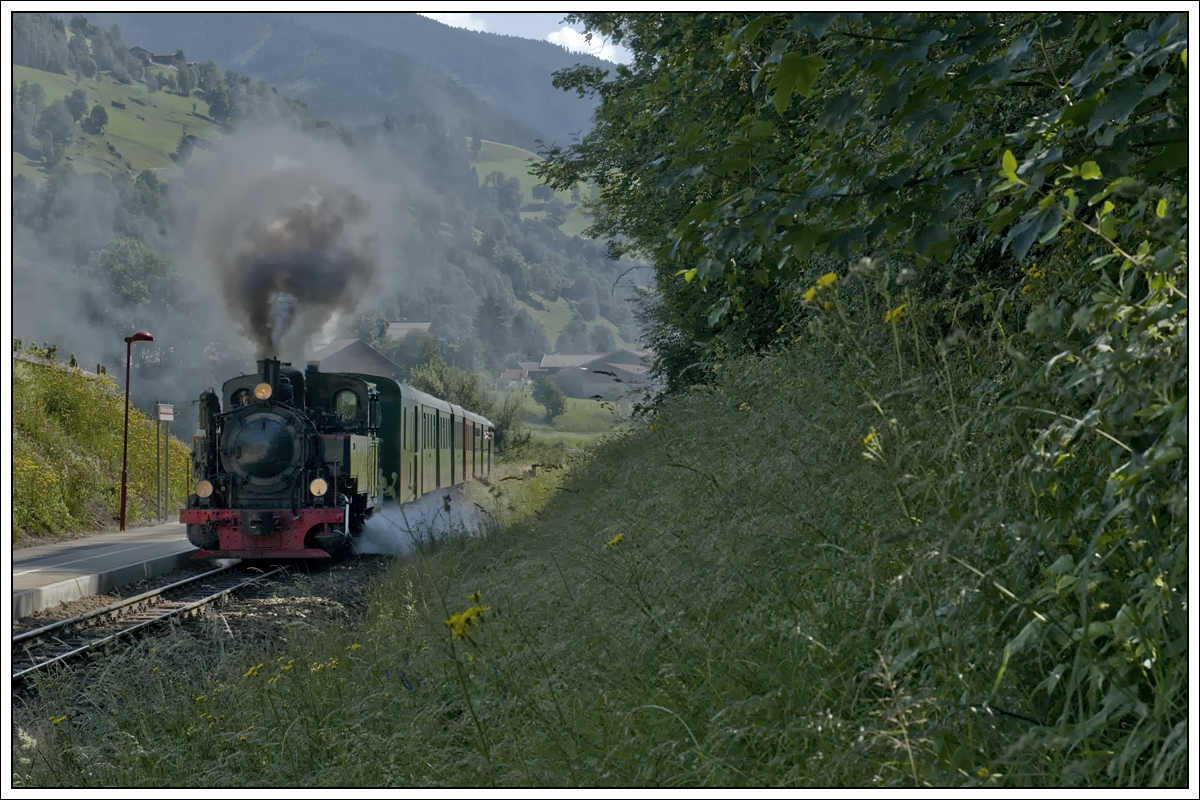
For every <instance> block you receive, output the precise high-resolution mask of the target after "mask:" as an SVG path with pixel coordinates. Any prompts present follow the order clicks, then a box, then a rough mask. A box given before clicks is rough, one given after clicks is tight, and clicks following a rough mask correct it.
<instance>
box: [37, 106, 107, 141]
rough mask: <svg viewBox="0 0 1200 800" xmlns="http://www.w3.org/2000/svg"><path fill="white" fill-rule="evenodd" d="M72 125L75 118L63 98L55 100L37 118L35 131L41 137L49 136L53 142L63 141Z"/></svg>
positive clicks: (72, 127)
mask: <svg viewBox="0 0 1200 800" xmlns="http://www.w3.org/2000/svg"><path fill="white" fill-rule="evenodd" d="M97 107H98V106H97ZM74 127H75V120H73V119H72V118H71V112H70V111H69V110H68V108H67V103H66V102H65V101H63V100H55V101H54V102H53V103H51V104H50V106H49V107H48V108H46V109H45V110H44V111H43V112H42V114H41V116H40V117H39V118H38V126H37V132H38V134H39V135H40V136H42V137H43V138H49V139H50V140H52V141H54V142H63V141H66V140H67V138H69V137H70V135H71V131H72V129H74Z"/></svg>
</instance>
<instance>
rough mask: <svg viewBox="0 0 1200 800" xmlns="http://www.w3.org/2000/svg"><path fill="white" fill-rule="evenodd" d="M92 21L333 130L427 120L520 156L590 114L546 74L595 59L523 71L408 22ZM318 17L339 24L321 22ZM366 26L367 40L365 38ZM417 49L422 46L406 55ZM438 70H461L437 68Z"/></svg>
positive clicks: (460, 34) (412, 18)
mask: <svg viewBox="0 0 1200 800" xmlns="http://www.w3.org/2000/svg"><path fill="white" fill-rule="evenodd" d="M91 16H92V17H93V18H94V19H95V20H97V21H99V22H100V23H101V24H103V25H105V26H111V25H113V24H119V25H120V26H121V30H122V31H123V32H124V35H125V38H126V40H127V41H128V42H129V44H130V46H133V45H134V44H138V45H141V46H143V47H146V48H148V49H150V50H159V51H167V52H174V51H175V50H177V49H180V48H182V49H184V50H185V51H186V52H187V53H188V54H189V56H190V57H193V58H198V59H213V60H215V61H216V62H217V63H219V64H222V65H224V66H227V67H230V68H233V69H237V70H239V71H241V72H245V73H246V74H248V75H250V76H252V77H254V78H257V79H260V80H265V81H267V82H268V83H270V84H271V85H272V86H275V87H277V88H278V89H279V91H280V92H283V93H284V94H287V95H289V96H291V97H295V98H297V99H298V100H301V101H303V102H305V103H307V104H308V105H309V107H310V108H312V109H313V111H314V112H315V113H317V114H319V115H320V116H323V117H328V118H329V119H332V120H334V121H335V122H338V123H342V124H347V125H361V124H378V123H380V122H382V121H383V119H384V117H386V116H389V115H390V116H396V117H403V116H409V115H412V116H416V117H421V118H424V117H430V116H435V117H437V118H439V119H440V120H441V123H440V124H441V125H443V126H444V127H446V128H447V130H449V131H452V132H454V133H456V134H458V135H462V136H481V137H483V138H486V139H491V140H493V141H498V142H504V143H506V144H514V145H518V146H520V147H524V148H526V149H533V148H534V147H535V140H536V139H539V138H542V139H549V138H557V139H559V140H562V141H565V140H566V136H565V131H566V130H568V129H569V130H575V131H578V130H580V129H581V128H582V127H586V124H587V120H588V119H589V117H590V113H591V107H593V106H594V103H591V102H583V101H581V100H572V99H570V98H568V97H565V96H563V95H561V93H558V92H555V90H554V88H553V87H552V86H551V84H550V74H551V72H552V71H553V70H554V69H557V68H563V67H566V66H569V65H570V64H573V63H576V62H577V61H581V62H587V63H592V62H595V63H601V62H598V61H596V59H589V58H586V57H580V58H572V57H569V56H567V54H566V53H564V52H562V51H561V50H558V48H554V46H553V45H549V44H548V43H547V44H546V46H547V47H549V48H551V49H553V50H558V53H559V54H561V56H562V57H561V58H558V59H556V60H555V61H554V62H552V63H551V64H550V65H547V67H546V68H542V64H541V63H540V60H539V61H534V62H532V63H530V62H528V61H527V60H526V59H525V58H522V57H520V56H512V55H510V54H509V53H508V51H507V50H505V49H503V48H499V49H498V48H495V47H488V46H487V45H486V44H484V46H482V47H479V46H478V42H479V41H480V35H479V34H474V33H472V32H470V31H458V30H452V29H451V30H450V32H448V33H447V32H446V31H447V30H448V29H446V26H444V25H440V24H438V23H436V22H433V21H432V20H428V19H426V18H424V17H420V16H418V15H415V14H385V15H360V14H343V15H326V14H299V15H297V14H258V13H236V14H229V13H190V14H181V13H177V12H170V13H98V14H93V15H91ZM327 16H328V17H330V18H341V19H343V20H344V22H343V23H342V24H340V25H339V24H335V23H334V22H333V20H332V19H324V20H323V18H325V17H327ZM374 16H381V17H384V18H386V20H388V22H387V24H385V25H375V24H373V23H372V22H371V21H370V20H368V19H366V18H367V17H374ZM322 20H323V21H322ZM365 30H371V31H373V33H372V34H370V35H367V36H364V31H365ZM489 38H495V37H489ZM483 41H486V40H483ZM418 42H421V43H423V44H422V45H421V46H419V47H416V50H415V52H414V51H413V47H412V46H414V45H415V44H416V43H418ZM529 44H530V45H534V46H536V45H537V44H538V43H535V42H530V43H529ZM432 53H441V57H440V58H434V57H431V54H432ZM448 64H460V65H461V67H460V69H459V70H450V71H448ZM476 90H482V91H476ZM560 113H561V114H562V119H561V120H559V119H558V118H559V115H560Z"/></svg>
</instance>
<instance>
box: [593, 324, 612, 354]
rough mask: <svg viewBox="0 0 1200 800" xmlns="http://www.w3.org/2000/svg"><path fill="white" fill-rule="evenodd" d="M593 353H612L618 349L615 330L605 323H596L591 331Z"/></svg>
mask: <svg viewBox="0 0 1200 800" xmlns="http://www.w3.org/2000/svg"><path fill="white" fill-rule="evenodd" d="M591 342H592V352H593V353H611V352H612V351H613V350H616V349H617V340H616V338H615V337H613V332H612V330H611V329H610V328H608V327H607V326H605V325H595V326H593V327H592V333H591Z"/></svg>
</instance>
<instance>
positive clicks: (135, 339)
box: [125, 331, 154, 344]
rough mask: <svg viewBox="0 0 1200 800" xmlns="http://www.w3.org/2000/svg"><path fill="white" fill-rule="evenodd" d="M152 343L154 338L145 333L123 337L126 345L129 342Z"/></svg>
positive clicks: (140, 332)
mask: <svg viewBox="0 0 1200 800" xmlns="http://www.w3.org/2000/svg"><path fill="white" fill-rule="evenodd" d="M153 341H154V337H153V336H151V335H150V334H149V333H147V332H146V331H138V332H137V333H135V334H134V335H133V336H126V337H125V343H126V344H129V343H130V342H153Z"/></svg>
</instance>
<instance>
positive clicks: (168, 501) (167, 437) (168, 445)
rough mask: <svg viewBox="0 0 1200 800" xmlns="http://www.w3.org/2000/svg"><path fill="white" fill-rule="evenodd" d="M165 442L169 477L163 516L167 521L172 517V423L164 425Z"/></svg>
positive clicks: (165, 489)
mask: <svg viewBox="0 0 1200 800" xmlns="http://www.w3.org/2000/svg"><path fill="white" fill-rule="evenodd" d="M163 441H164V442H165V445H164V446H165V447H166V451H167V463H166V473H167V476H166V480H165V481H164V483H166V486H165V487H163V493H164V495H165V496H164V498H163V499H164V502H163V505H164V506H166V512H165V513H164V514H163V519H167V518H168V517H170V515H171V424H170V423H167V424H166V425H163Z"/></svg>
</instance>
